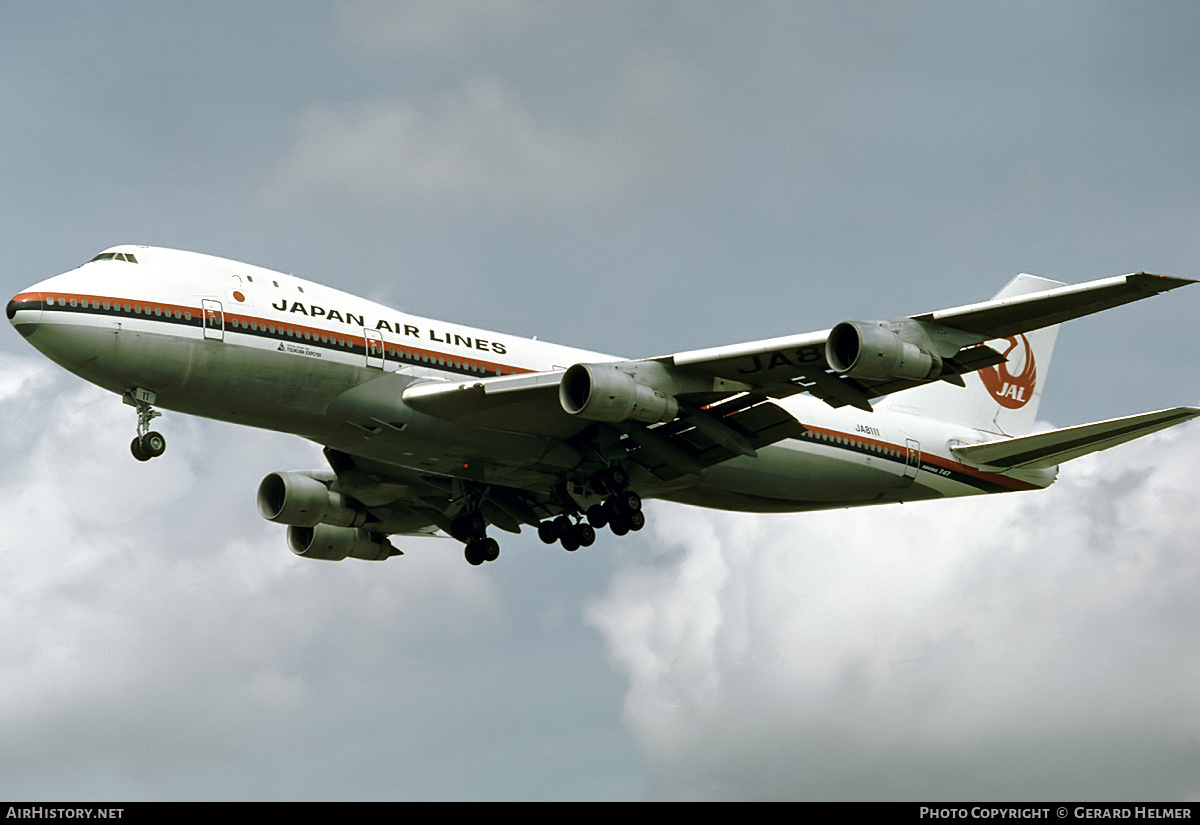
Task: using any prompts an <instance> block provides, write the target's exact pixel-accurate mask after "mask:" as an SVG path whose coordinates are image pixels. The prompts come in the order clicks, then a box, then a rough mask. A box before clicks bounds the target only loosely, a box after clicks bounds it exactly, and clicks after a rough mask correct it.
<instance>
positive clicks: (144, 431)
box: [125, 387, 167, 461]
mask: <svg viewBox="0 0 1200 825" xmlns="http://www.w3.org/2000/svg"><path fill="white" fill-rule="evenodd" d="M154 399H155V395H154V393H152V392H150V390H146V389H142V388H141V387H138V388H137V389H134V390H133V391H131V392H127V393H125V403H126V404H129V405H130V406H132V407H134V408H135V409H136V410H137V415H138V425H137V437H136V438H134V439H133V441H132V442H130V444H129V451H130V452H131V453H133V457H134V458H136V459H137V460H138V461H149V460H150V459H152V458H158V457H159V456H160V455H162V454H163V453H164V452H166V449H167V439H166V438H164V437H163V434H162V433H160V432H156V431H154V430H151V429H150V422H151V421H153V420H154V419H156V418H158V417H159V416H161V415H162V413H160V412H159V411H158V410H156V409H154V407H152V406H150V405H151V404H153V403H154Z"/></svg>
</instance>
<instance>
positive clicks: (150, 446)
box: [135, 430, 167, 458]
mask: <svg viewBox="0 0 1200 825" xmlns="http://www.w3.org/2000/svg"><path fill="white" fill-rule="evenodd" d="M135 440H136V441H137V442H138V447H139V448H140V449H141V451H142V453H144V454H145V455H146V457H147V458H158V457H159V456H160V455H162V454H163V453H165V452H166V451H167V439H165V438H163V435H162V433H160V432H156V431H154V430H151V431H150V432H148V433H146V434H145V435H143V436H142V437H140V438H137V439H135Z"/></svg>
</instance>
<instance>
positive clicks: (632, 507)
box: [613, 490, 642, 513]
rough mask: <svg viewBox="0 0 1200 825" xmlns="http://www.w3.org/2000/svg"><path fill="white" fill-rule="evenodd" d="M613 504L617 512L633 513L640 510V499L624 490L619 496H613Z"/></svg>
mask: <svg viewBox="0 0 1200 825" xmlns="http://www.w3.org/2000/svg"><path fill="white" fill-rule="evenodd" d="M613 502H614V504H615V506H616V507H617V509H618V510H624V511H625V512H626V513H633V512H636V511H638V510H641V509H642V497H641V496H639V495H638V494H637V493H635V492H633V490H626V491H625V492H623V493H621V494H620V495H617V496H613Z"/></svg>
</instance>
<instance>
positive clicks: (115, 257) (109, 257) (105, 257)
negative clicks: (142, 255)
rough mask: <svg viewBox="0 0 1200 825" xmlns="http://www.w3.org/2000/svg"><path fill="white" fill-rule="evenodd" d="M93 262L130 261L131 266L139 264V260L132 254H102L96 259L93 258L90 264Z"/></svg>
mask: <svg viewBox="0 0 1200 825" xmlns="http://www.w3.org/2000/svg"><path fill="white" fill-rule="evenodd" d="M93 261H128V262H129V263H131V264H136V263H137V258H135V257H133V253H132V252H101V253H100V254H99V255H97V256H96V257H94V258H92V260H91V261H88V263H89V264H90V263H92V262H93Z"/></svg>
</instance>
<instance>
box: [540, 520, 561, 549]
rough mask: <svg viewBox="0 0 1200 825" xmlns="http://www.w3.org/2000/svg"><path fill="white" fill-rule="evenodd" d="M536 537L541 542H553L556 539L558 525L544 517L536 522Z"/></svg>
mask: <svg viewBox="0 0 1200 825" xmlns="http://www.w3.org/2000/svg"><path fill="white" fill-rule="evenodd" d="M538 538H539V539H541V540H542V543H543V544H554V542H556V541H558V527H557V525H555V523H554V520H553V519H546V520H545V521H543V522H541V523H539V524H538Z"/></svg>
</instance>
